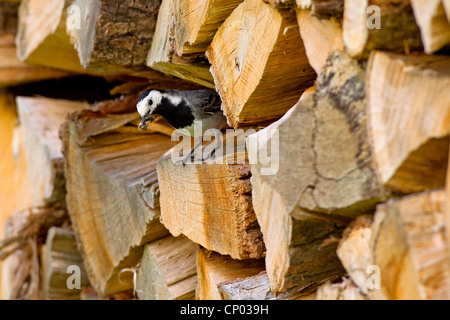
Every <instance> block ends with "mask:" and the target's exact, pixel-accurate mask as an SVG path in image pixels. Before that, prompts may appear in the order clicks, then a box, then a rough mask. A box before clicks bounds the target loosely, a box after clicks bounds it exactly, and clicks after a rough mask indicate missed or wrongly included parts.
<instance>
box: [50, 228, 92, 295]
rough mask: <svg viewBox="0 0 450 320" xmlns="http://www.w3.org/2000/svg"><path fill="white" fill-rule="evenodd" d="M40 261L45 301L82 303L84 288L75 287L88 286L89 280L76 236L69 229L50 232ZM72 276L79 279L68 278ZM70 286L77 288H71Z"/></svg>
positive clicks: (51, 229)
mask: <svg viewBox="0 0 450 320" xmlns="http://www.w3.org/2000/svg"><path fill="white" fill-rule="evenodd" d="M41 260H42V267H43V279H44V283H43V288H44V297H45V299H48V300H80V298H81V297H80V294H81V288H77V287H76V285H77V284H79V285H80V286H81V287H86V286H89V280H88V277H87V274H86V271H85V269H84V264H83V259H82V258H81V255H80V252H79V251H78V248H77V243H76V240H75V233H74V232H73V231H72V230H70V229H66V228H58V227H52V228H50V229H49V231H48V233H47V240H46V242H45V250H44V251H43V253H41ZM74 267H75V268H74ZM76 267H78V268H76ZM72 273H73V274H74V275H76V276H77V277H78V276H79V278H77V279H76V280H73V281H70V279H68V278H69V277H70V276H71V274H72ZM68 283H70V284H72V285H74V286H75V287H74V288H69V287H68Z"/></svg>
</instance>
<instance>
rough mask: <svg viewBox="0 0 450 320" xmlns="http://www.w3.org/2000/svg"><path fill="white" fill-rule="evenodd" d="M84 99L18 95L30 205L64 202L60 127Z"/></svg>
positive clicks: (84, 106) (84, 105) (84, 104)
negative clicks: (73, 99) (30, 198)
mask: <svg viewBox="0 0 450 320" xmlns="http://www.w3.org/2000/svg"><path fill="white" fill-rule="evenodd" d="M88 106H89V105H88V104H87V103H84V102H72V101H66V100H55V99H48V98H27V97H17V107H18V110H19V116H20V122H21V124H22V130H23V147H24V150H25V156H26V160H27V169H28V178H29V181H30V191H31V194H32V197H33V205H35V206H39V205H51V204H64V203H65V196H66V192H65V178H64V157H63V154H62V152H61V147H62V144H61V140H60V139H59V127H60V125H61V124H62V123H63V122H64V120H65V117H66V115H67V114H68V113H70V112H75V111H79V110H82V109H84V108H87V107H88Z"/></svg>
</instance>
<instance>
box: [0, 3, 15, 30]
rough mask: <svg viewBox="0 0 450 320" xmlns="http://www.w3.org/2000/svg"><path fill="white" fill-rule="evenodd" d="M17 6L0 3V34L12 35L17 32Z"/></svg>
mask: <svg viewBox="0 0 450 320" xmlns="http://www.w3.org/2000/svg"><path fill="white" fill-rule="evenodd" d="M18 8H19V4H18V3H17V2H16V3H13V2H0V32H7V33H10V34H12V35H14V34H15V33H16V32H17V11H18Z"/></svg>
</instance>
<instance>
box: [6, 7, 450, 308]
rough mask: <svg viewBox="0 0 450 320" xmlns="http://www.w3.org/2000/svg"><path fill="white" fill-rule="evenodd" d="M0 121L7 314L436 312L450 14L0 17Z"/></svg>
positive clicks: (346, 11) (349, 10) (445, 217)
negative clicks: (191, 159)
mask: <svg viewBox="0 0 450 320" xmlns="http://www.w3.org/2000/svg"><path fill="white" fill-rule="evenodd" d="M205 87H206V88H211V89H215V90H216V91H217V92H218V93H219V94H220V97H221V100H222V111H223V113H224V115H225V116H226V118H227V121H228V125H229V126H230V127H231V128H234V129H244V132H245V133H246V134H244V135H243V136H240V137H238V138H237V140H239V139H241V138H242V139H241V142H242V141H244V142H245V141H246V142H247V147H248V148H247V150H248V151H249V152H246V151H245V150H242V149H239V150H238V149H233V148H231V149H228V148H227V149H226V153H225V154H223V155H222V156H221V160H222V161H221V162H214V163H201V164H196V163H194V164H187V165H183V164H179V163H174V162H173V161H172V158H171V153H172V152H174V147H176V145H177V141H173V139H171V135H172V133H173V128H171V127H170V125H168V123H166V122H165V120H164V119H158V120H157V121H155V122H153V123H152V124H151V125H150V126H149V128H148V130H147V131H143V132H141V131H139V130H138V124H139V121H140V117H139V114H138V113H137V112H136V107H135V105H136V102H137V98H138V95H139V93H140V92H142V91H143V90H144V89H147V88H155V89H156V88H157V89H178V90H189V89H198V88H205ZM0 111H1V117H0V150H1V152H2V157H1V158H0V181H1V184H0V232H1V233H0V234H1V236H0V239H1V242H0V260H1V261H2V262H1V275H2V276H1V280H0V283H1V290H0V293H1V298H4V299H142V300H145V299H219V300H243V299H252V300H256V299H267V300H273V299H279V300H283V299H332V300H335V299H337V300H346V299H363V300H371V299H450V172H449V171H450V170H448V166H449V154H450V151H449V145H450V141H449V133H450V2H449V1H448V0H432V1H431V0H427V1H423V0H378V1H372V0H369V1H359V0H307V1H306V0H296V1H294V0H291V1H288V0H138V1H131V0H89V1H88V0H45V1H44V0H21V1H20V0H17V1H0ZM247 133H251V134H247ZM228 134H229V135H230V136H228ZM228 138H229V139H228ZM234 139H235V137H234V135H233V134H232V133H231V131H228V132H227V135H226V140H227V141H230V140H231V141H233V142H234ZM244 139H245V140H244ZM268 145H269V146H271V147H270V155H271V157H272V158H271V159H272V160H273V161H274V162H272V165H273V164H275V165H276V170H273V171H270V170H269V168H268V167H267V163H265V162H263V161H262V160H261V154H264V153H265V152H267V146H268ZM251 146H252V147H251ZM206 147H207V146H204V148H206ZM250 148H253V149H252V151H253V152H250ZM224 149H225V148H224ZM258 155H259V156H258ZM239 157H240V159H241V160H243V161H240V162H238V163H236V162H233V161H230V159H236V158H239ZM267 170H269V171H270V172H269V173H267V172H268V171H267ZM75 271H78V274H77V273H76V272H75ZM74 272H75V273H74ZM72 275H75V276H76V275H79V279H78V285H76V284H77V281H75V282H74V283H75V285H73V286H71V285H70V284H73V283H72V280H73V279H74V278H73V277H71V276H72ZM71 279H72V280H71Z"/></svg>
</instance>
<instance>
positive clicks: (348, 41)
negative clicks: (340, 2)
mask: <svg viewBox="0 0 450 320" xmlns="http://www.w3.org/2000/svg"><path fill="white" fill-rule="evenodd" d="M344 4H345V5H344V21H343V39H344V44H345V47H346V49H347V52H348V53H349V54H350V55H351V56H352V57H356V58H366V57H367V55H368V52H369V51H371V50H374V49H379V50H389V51H395V52H400V53H402V52H409V51H410V50H411V51H421V50H423V46H422V41H421V38H420V30H419V27H418V26H417V25H416V22H415V19H414V14H413V12H412V8H411V3H410V0H398V1H392V0H364V1H361V0H345V1H344ZM372 6H374V7H372Z"/></svg>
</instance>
